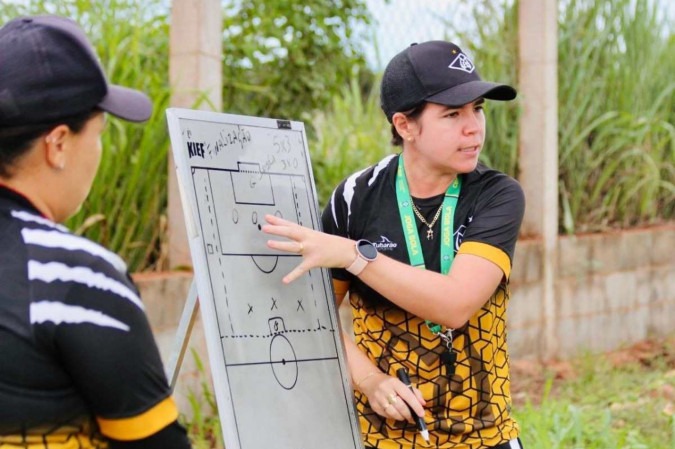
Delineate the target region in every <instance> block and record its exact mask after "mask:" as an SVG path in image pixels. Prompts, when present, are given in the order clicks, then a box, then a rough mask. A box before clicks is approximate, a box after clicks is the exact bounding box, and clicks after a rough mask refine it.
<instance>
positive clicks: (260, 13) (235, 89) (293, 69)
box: [223, 0, 370, 120]
mask: <svg viewBox="0 0 675 449" xmlns="http://www.w3.org/2000/svg"><path fill="white" fill-rule="evenodd" d="M369 21H370V18H369V15H368V10H367V8H366V5H365V1H364V0H313V1H308V2H298V1H296V0H266V1H264V2H261V1H259V0H241V1H234V2H231V3H230V6H228V7H226V8H225V12H224V26H223V30H224V41H223V109H224V110H226V111H230V112H235V113H241V114H248V115H256V116H270V117H279V118H288V119H293V120H307V119H309V118H310V114H311V113H312V112H313V111H314V110H316V109H319V108H322V107H325V106H327V105H328V104H329V103H330V101H331V98H332V97H333V96H334V95H336V93H337V92H339V91H340V89H342V88H343V87H344V86H345V85H346V84H348V82H349V79H350V77H351V74H352V72H353V70H355V69H356V68H358V67H360V66H362V65H364V60H363V56H362V51H361V48H360V46H359V43H358V40H359V31H358V30H365V25H367V24H368V23H369Z"/></svg>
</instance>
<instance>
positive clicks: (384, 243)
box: [373, 235, 398, 251]
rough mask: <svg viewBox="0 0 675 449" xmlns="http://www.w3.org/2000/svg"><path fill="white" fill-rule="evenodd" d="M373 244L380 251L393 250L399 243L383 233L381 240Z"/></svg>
mask: <svg viewBox="0 0 675 449" xmlns="http://www.w3.org/2000/svg"><path fill="white" fill-rule="evenodd" d="M373 246H375V248H377V250H378V251H392V250H393V249H394V248H396V247H397V246H398V243H396V242H392V241H391V240H389V239H388V238H387V237H385V236H383V235H381V236H380V240H379V241H377V242H373Z"/></svg>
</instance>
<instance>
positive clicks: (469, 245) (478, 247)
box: [457, 242, 511, 279]
mask: <svg viewBox="0 0 675 449" xmlns="http://www.w3.org/2000/svg"><path fill="white" fill-rule="evenodd" d="M457 254H471V255H474V256H478V257H482V258H483V259H487V260H489V261H490V262H492V263H494V264H495V265H497V266H498V267H499V268H501V270H502V271H503V272H504V276H505V277H506V279H508V278H509V276H510V275H511V259H510V258H509V255H508V254H506V253H505V252H504V251H502V250H501V249H499V248H497V247H495V246H492V245H488V244H487V243H480V242H464V243H462V244H461V245H460V246H459V251H457Z"/></svg>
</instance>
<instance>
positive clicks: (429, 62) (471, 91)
mask: <svg viewBox="0 0 675 449" xmlns="http://www.w3.org/2000/svg"><path fill="white" fill-rule="evenodd" d="M516 95H517V93H516V90H515V89H514V88H513V87H511V86H508V85H506V84H498V83H491V82H487V81H483V80H481V78H480V76H479V75H478V71H477V70H476V66H474V64H473V62H472V61H471V59H469V57H468V56H467V55H466V54H465V53H464V52H463V51H462V49H461V48H459V47H458V46H457V45H455V44H453V43H451V42H445V41H428V42H423V43H420V44H412V45H411V46H410V47H408V48H406V49H405V50H403V51H402V52H400V53H399V54H397V55H396V56H394V57H393V58H392V60H391V61H389V64H387V67H386V68H385V70H384V75H383V76H382V85H381V90H380V101H381V103H380V105H381V107H382V110H383V111H384V114H385V115H386V116H387V120H389V121H390V122H391V118H392V116H393V115H394V114H395V113H396V112H404V111H409V110H410V109H414V108H415V107H417V106H419V105H420V104H422V103H423V102H425V101H427V102H430V103H438V104H442V105H445V106H452V107H454V106H463V105H465V104H467V103H471V102H472V101H474V100H476V99H477V98H480V97H483V98H488V99H490V100H502V101H507V100H513V99H514V98H516Z"/></svg>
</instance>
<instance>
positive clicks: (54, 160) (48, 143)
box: [44, 125, 71, 170]
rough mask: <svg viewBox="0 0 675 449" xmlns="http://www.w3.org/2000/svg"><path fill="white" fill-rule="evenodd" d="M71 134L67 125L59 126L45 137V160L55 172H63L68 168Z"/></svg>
mask: <svg viewBox="0 0 675 449" xmlns="http://www.w3.org/2000/svg"><path fill="white" fill-rule="evenodd" d="M70 134H71V132H70V128H68V126H67V125H59V126H57V127H56V128H54V129H52V130H51V131H49V132H48V133H47V135H46V136H45V137H44V144H45V160H46V161H47V164H48V165H49V166H50V167H52V168H53V169H55V170H63V169H64V168H65V167H66V160H67V154H66V151H67V142H68V137H69V136H70Z"/></svg>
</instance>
